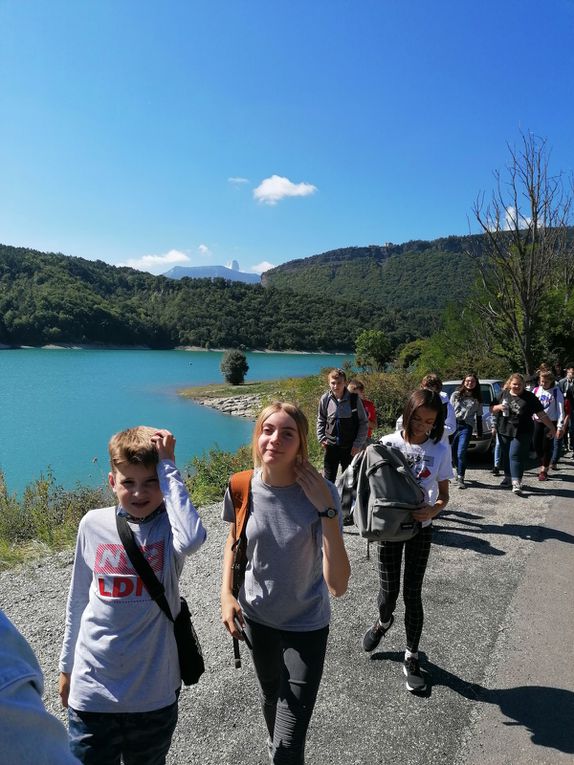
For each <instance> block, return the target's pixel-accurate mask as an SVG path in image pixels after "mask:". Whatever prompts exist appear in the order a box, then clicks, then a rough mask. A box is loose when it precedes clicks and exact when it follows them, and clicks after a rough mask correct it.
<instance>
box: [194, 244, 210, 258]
mask: <svg viewBox="0 0 574 765" xmlns="http://www.w3.org/2000/svg"><path fill="white" fill-rule="evenodd" d="M197 251H198V252H199V254H200V255H203V257H204V258H209V257H211V256H212V255H213V253H212V252H211V250H210V249H209V247H208V246H207V245H206V244H200V245H199V247H198V248H197Z"/></svg>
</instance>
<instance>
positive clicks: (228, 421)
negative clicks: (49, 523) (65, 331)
mask: <svg viewBox="0 0 574 765" xmlns="http://www.w3.org/2000/svg"><path fill="white" fill-rule="evenodd" d="M221 356H222V354H221V353H219V352H216V351H209V352H201V351H197V352H193V351H140V350H129V351H125V350H124V351H115V350H67V349H66V350H64V349H57V350H55V349H54V350H48V349H39V348H35V349H21V350H7V351H5V350H3V351H0V373H1V381H2V383H1V386H0V433H1V434H2V440H1V442H0V469H2V471H3V472H4V476H5V478H6V482H7V485H8V489H9V491H11V492H18V493H20V492H22V491H23V489H24V488H25V486H26V485H27V484H29V483H31V482H32V481H34V480H35V479H36V478H38V477H39V476H40V474H41V473H46V471H47V470H48V469H51V471H52V472H53V474H54V476H55V478H56V481H57V483H58V484H61V485H62V486H64V487H65V488H73V487H74V486H75V485H76V484H78V483H79V484H84V485H91V486H95V485H98V484H100V483H102V482H104V481H106V480H107V473H108V461H107V442H108V440H109V438H110V436H111V435H112V433H115V432H116V431H118V430H122V429H123V428H127V427H131V426H133V425H142V424H144V425H152V426H154V427H165V428H168V429H169V430H171V431H172V432H173V433H174V435H175V436H176V439H177V446H176V457H177V461H178V464H179V466H180V467H183V466H184V465H185V464H186V463H187V462H188V461H189V460H190V459H191V458H192V457H194V456H196V455H200V454H202V453H204V452H206V451H207V450H208V449H210V448H211V447H213V446H218V447H219V448H221V449H225V450H229V451H232V450H235V449H237V448H238V447H239V446H241V445H242V444H245V443H248V441H249V439H250V437H251V432H252V428H253V424H252V423H251V422H250V421H248V420H244V419H242V418H238V417H231V416H229V415H225V414H221V413H219V412H216V411H215V410H213V409H209V408H207V407H203V406H200V405H198V404H194V403H192V402H191V401H189V400H186V399H183V398H182V397H181V396H178V395H177V390H178V389H180V388H185V387H187V386H191V385H202V384H205V383H210V382H221V381H222V380H223V377H222V375H221V372H220V370H219V364H220V361H221ZM345 358H347V357H345V356H340V355H337V356H328V355H319V354H317V355H316V354H274V353H249V354H247V359H248V363H249V372H248V373H247V378H246V379H247V380H248V381H253V380H273V379H276V378H279V377H294V376H303V375H306V374H313V373H316V372H318V371H320V370H321V369H322V368H323V367H331V366H340V365H341V364H342V363H343V361H344V360H345Z"/></svg>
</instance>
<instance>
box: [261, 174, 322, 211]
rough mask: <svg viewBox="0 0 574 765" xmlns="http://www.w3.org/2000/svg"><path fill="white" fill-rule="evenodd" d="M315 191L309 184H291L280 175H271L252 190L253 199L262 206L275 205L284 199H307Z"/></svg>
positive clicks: (315, 188)
mask: <svg viewBox="0 0 574 765" xmlns="http://www.w3.org/2000/svg"><path fill="white" fill-rule="evenodd" d="M316 191H317V187H316V186H313V185H312V184H311V183H293V182H292V181H290V180H289V178H284V177H283V176H282V175H272V176H271V177H270V178H265V180H263V181H261V183H260V184H259V186H257V188H256V189H253V197H254V198H255V199H257V201H258V202H261V203H263V204H266V205H276V204H277V202H279V201H280V200H281V199H284V198H285V197H307V196H309V195H310V194H314V193H315V192H316Z"/></svg>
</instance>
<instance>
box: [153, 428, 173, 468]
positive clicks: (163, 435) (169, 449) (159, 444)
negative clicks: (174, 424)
mask: <svg viewBox="0 0 574 765" xmlns="http://www.w3.org/2000/svg"><path fill="white" fill-rule="evenodd" d="M151 442H152V444H153V445H154V446H155V448H156V449H157V454H158V457H159V458H160V460H171V461H172V462H175V436H174V435H173V433H170V432H169V430H158V431H157V432H156V433H155V435H153V436H152V437H151Z"/></svg>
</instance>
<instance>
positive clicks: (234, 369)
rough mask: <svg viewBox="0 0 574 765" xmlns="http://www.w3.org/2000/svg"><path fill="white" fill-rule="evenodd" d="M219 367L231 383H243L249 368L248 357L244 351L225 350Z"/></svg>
mask: <svg viewBox="0 0 574 765" xmlns="http://www.w3.org/2000/svg"><path fill="white" fill-rule="evenodd" d="M219 368H220V369H221V371H222V372H223V374H224V376H225V379H226V380H227V382H228V383H230V384H231V385H241V383H242V382H243V381H244V380H245V375H246V374H247V370H248V369H249V364H248V363H247V357H246V356H245V354H244V353H243V352H242V351H237V350H233V351H225V353H224V354H223V358H222V359H221V364H220V365H219Z"/></svg>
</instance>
